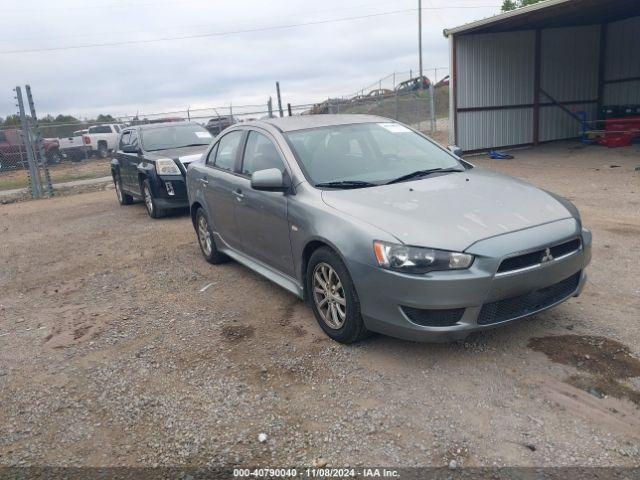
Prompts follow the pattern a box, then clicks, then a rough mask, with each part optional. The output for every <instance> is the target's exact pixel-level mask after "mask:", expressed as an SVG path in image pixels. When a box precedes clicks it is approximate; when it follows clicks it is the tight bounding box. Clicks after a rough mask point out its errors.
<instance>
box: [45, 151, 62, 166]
mask: <svg viewBox="0 0 640 480" xmlns="http://www.w3.org/2000/svg"><path fill="white" fill-rule="evenodd" d="M61 161H62V155H61V154H60V151H58V150H52V151H50V152H49V153H48V154H47V163H49V164H50V165H55V164H58V163H60V162H61Z"/></svg>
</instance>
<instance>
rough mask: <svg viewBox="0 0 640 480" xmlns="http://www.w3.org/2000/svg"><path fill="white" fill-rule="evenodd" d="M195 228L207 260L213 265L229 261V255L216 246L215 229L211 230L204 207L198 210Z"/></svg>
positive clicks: (203, 254)
mask: <svg viewBox="0 0 640 480" xmlns="http://www.w3.org/2000/svg"><path fill="white" fill-rule="evenodd" d="M195 229H196V235H197V236H198V245H200V251H201V252H202V256H203V257H204V258H205V260H206V261H207V262H209V263H210V264H212V265H219V264H221V263H225V262H228V261H229V257H227V256H226V255H225V254H224V253H221V252H220V250H218V247H216V242H215V240H214V236H213V231H212V230H211V227H210V226H209V221H208V220H207V214H206V213H205V212H204V210H203V209H202V208H198V211H197V212H196V224H195Z"/></svg>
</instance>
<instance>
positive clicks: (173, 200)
mask: <svg viewBox="0 0 640 480" xmlns="http://www.w3.org/2000/svg"><path fill="white" fill-rule="evenodd" d="M151 188H152V190H153V195H154V199H155V202H156V205H157V206H158V208H162V209H165V210H169V209H173V208H187V207H188V206H189V199H188V197H187V184H186V181H185V179H184V177H183V176H182V175H166V176H159V175H158V176H156V177H155V178H154V179H153V182H152V185H151Z"/></svg>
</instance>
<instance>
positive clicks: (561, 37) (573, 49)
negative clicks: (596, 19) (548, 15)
mask: <svg viewBox="0 0 640 480" xmlns="http://www.w3.org/2000/svg"><path fill="white" fill-rule="evenodd" d="M540 46H541V58H540V88H541V89H542V90H544V91H545V92H547V93H548V94H549V95H551V97H553V99H554V100H556V101H557V102H560V103H563V102H577V101H589V100H592V101H593V102H594V103H585V104H579V105H569V106H567V108H568V109H569V110H571V111H584V112H586V113H587V118H588V119H595V118H597V110H598V108H597V103H595V102H597V100H598V70H599V52H600V26H599V25H591V26H586V27H568V28H552V29H546V30H542V32H541V45H540ZM550 101H551V100H550V99H549V98H548V97H546V96H545V95H544V94H542V95H540V102H541V103H548V102H550ZM539 129H540V133H539V140H540V141H541V142H546V141H549V140H560V139H564V138H573V137H577V136H578V135H579V134H580V124H579V123H578V122H576V120H575V119H573V118H572V117H571V116H570V115H568V114H567V112H565V111H563V110H562V109H560V108H558V107H557V106H548V107H541V108H540V127H539Z"/></svg>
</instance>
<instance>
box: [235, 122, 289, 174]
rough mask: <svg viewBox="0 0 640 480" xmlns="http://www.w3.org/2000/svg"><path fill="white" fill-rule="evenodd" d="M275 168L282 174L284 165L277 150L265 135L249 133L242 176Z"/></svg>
mask: <svg viewBox="0 0 640 480" xmlns="http://www.w3.org/2000/svg"><path fill="white" fill-rule="evenodd" d="M270 168H277V169H278V170H280V171H281V172H282V173H284V171H285V169H284V163H282V159H281V157H280V154H279V153H278V149H277V148H276V146H275V145H274V144H273V142H272V141H271V140H269V138H267V137H266V136H265V135H263V134H261V133H258V132H255V131H251V132H249V138H248V139H247V146H246V147H245V149H244V159H243V161H242V174H243V175H247V176H251V175H252V174H253V172H257V171H259V170H268V169H270Z"/></svg>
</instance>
